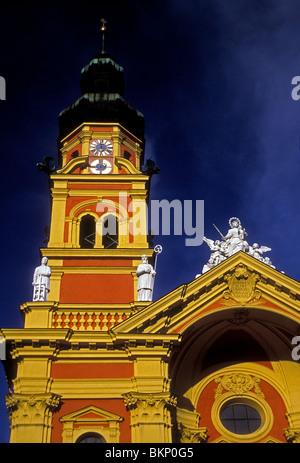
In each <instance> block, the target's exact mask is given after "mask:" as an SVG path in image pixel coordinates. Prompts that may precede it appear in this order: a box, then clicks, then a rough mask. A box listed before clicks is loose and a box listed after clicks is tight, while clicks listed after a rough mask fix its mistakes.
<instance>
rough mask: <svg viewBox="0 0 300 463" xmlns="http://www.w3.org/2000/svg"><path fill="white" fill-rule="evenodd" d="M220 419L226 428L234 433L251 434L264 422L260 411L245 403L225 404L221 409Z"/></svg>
mask: <svg viewBox="0 0 300 463" xmlns="http://www.w3.org/2000/svg"><path fill="white" fill-rule="evenodd" d="M220 420H221V423H222V425H223V426H224V428H226V429H227V430H228V431H230V432H232V433H234V434H251V433H252V432H255V431H257V430H258V429H259V428H260V426H261V424H262V419H261V416H260V414H259V413H258V411H257V410H256V409H255V408H253V407H251V406H250V405H248V404H245V403H234V404H232V403H231V404H230V405H225V406H224V407H223V409H222V410H221V413H220Z"/></svg>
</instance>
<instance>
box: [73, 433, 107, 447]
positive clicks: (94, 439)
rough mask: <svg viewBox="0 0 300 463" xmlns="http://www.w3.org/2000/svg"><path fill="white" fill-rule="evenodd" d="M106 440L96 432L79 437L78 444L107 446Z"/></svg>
mask: <svg viewBox="0 0 300 463" xmlns="http://www.w3.org/2000/svg"><path fill="white" fill-rule="evenodd" d="M105 443H106V440H105V439H104V437H103V436H101V434H98V433H96V432H86V433H84V434H82V435H81V436H80V437H78V439H77V441H76V444H105Z"/></svg>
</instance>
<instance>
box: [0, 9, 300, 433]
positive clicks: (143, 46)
mask: <svg viewBox="0 0 300 463" xmlns="http://www.w3.org/2000/svg"><path fill="white" fill-rule="evenodd" d="M102 17H104V18H106V20H107V21H108V30H109V34H108V37H107V42H106V43H107V51H108V52H109V53H110V54H111V55H112V56H113V57H114V58H115V60H116V61H117V62H118V64H120V65H121V66H123V67H124V69H125V85H126V86H125V89H126V92H125V95H124V96H125V98H126V99H127V100H128V101H129V102H130V103H131V104H133V105H134V106H135V107H136V108H137V109H139V110H140V111H141V112H142V113H143V114H144V116H145V120H146V132H145V136H146V157H152V159H153V160H155V162H156V163H157V165H158V166H159V167H160V169H161V171H160V173H159V175H157V176H155V177H153V181H152V192H151V198H152V199H168V200H169V201H171V200H173V199H180V200H182V201H183V200H188V199H193V200H194V201H195V200H196V199H200V200H204V201H205V235H206V236H207V237H209V238H213V239H217V237H218V236H217V233H216V231H215V230H214V228H213V225H212V223H215V224H216V225H217V226H218V227H219V228H220V230H221V231H222V232H223V233H225V232H226V231H227V229H228V219H229V218H230V217H232V216H237V217H239V218H240V219H241V221H242V224H243V226H244V227H245V228H246V230H247V232H248V241H249V243H250V244H252V243H253V242H258V243H260V244H261V245H267V246H269V247H271V248H272V252H271V253H269V257H270V258H271V260H272V261H273V263H274V265H275V266H276V268H277V269H279V270H283V271H284V272H285V273H286V274H287V275H288V276H290V277H291V278H293V279H296V280H300V265H299V244H298V243H299V241H298V240H299V229H300V210H299V204H300V158H299V121H300V101H294V100H293V99H292V97H291V91H292V85H291V80H292V78H293V77H294V76H295V75H300V51H299V50H300V46H299V45H300V28H299V22H300V4H299V1H298V0H286V1H285V2H282V1H277V0H268V1H266V0H226V1H224V0H194V1H193V0H175V1H164V0H160V1H159V0H157V1H151V0H148V1H147V0H143V1H142V0H141V1H126V2H124V1H116V0H115V1H114V0H110V1H101V0H100V1H98V2H89V1H85V2H84V4H83V5H80V6H76V3H74V2H61V3H59V4H58V3H56V2H39V3H36V4H35V3H34V2H26V3H25V2H10V4H9V6H1V31H0V37H1V41H0V47H1V51H0V75H2V76H3V77H4V78H5V79H6V84H7V100H6V101H0V120H1V129H0V131H1V138H0V140H1V141H0V144H1V161H2V175H1V185H0V186H1V199H2V201H1V206H2V211H1V216H2V227H1V244H2V278H1V300H2V305H1V308H0V326H1V327H3V328H9V327H22V321H21V317H20V313H19V306H20V304H22V303H23V302H25V301H28V300H30V299H31V296H32V286H31V281H32V273H33V271H34V268H35V267H36V266H37V265H38V264H39V248H40V247H42V246H43V239H44V228H45V226H46V225H48V224H49V196H48V185H47V178H46V176H45V175H44V174H43V173H41V172H39V171H38V169H37V168H36V164H37V162H39V161H41V160H42V158H43V157H44V156H54V157H56V154H57V148H56V139H57V135H58V114H59V113H60V111H61V110H63V109H64V108H66V107H67V106H68V105H69V104H71V103H73V102H74V101H75V100H76V99H77V98H78V97H79V96H80V88H79V80H80V70H81V68H82V67H84V66H85V65H86V64H87V63H88V61H89V60H90V59H91V58H92V57H93V56H94V55H95V54H96V53H97V52H98V51H100V46H101V45H100V35H99V32H98V28H99V23H100V19H101V18H102ZM157 243H160V244H162V245H163V248H164V250H163V254H161V256H160V257H159V263H158V268H157V271H158V274H157V278H156V283H155V284H156V287H155V298H158V297H160V296H162V295H164V294H166V293H167V292H168V291H170V290H172V289H174V288H175V287H177V286H178V285H180V284H182V283H187V282H189V281H191V280H192V279H193V278H194V276H195V274H197V273H199V272H201V269H202V267H203V264H204V263H206V261H207V260H208V257H209V250H208V248H207V246H206V245H205V244H204V245H202V246H200V247H198V248H195V247H186V246H185V237H184V236H182V237H172V236H171V237H168V236H160V237H158V238H157V239H156V240H155V244H157ZM6 393H7V388H6V384H5V379H4V373H3V369H1V376H0V442H7V441H8V438H9V437H8V436H9V432H8V419H7V415H6V408H5V405H4V399H3V395H4V394H6Z"/></svg>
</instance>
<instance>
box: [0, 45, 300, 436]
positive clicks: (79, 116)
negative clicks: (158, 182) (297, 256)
mask: <svg viewBox="0 0 300 463" xmlns="http://www.w3.org/2000/svg"><path fill="white" fill-rule="evenodd" d="M122 95H123V69H122V68H121V67H120V66H119V65H118V64H117V63H116V62H115V60H114V59H113V58H112V57H111V56H110V55H108V54H107V53H106V52H105V51H104V50H102V53H100V54H98V55H96V56H95V57H93V58H92V60H91V61H90V63H89V64H88V65H87V66H86V67H85V68H83V70H82V74H81V97H80V98H79V99H78V100H77V101H76V102H75V103H74V104H72V105H71V106H69V107H68V108H66V109H65V110H64V111H62V113H61V114H60V115H59V163H60V168H59V169H54V168H51V166H49V165H46V164H45V165H44V169H45V170H48V174H49V179H50V184H51V202H52V208H51V210H52V216H51V228H50V235H49V241H48V243H47V246H46V247H45V248H43V249H41V250H40V253H41V260H42V264H41V266H40V267H39V268H37V269H36V275H35V280H34V293H33V298H32V299H33V300H32V301H29V302H25V303H24V304H23V305H22V306H21V308H20V310H21V312H22V314H23V318H24V328H23V329H14V328H11V329H2V330H1V335H2V336H3V338H4V339H5V342H6V347H7V353H6V360H5V362H4V366H5V371H6V376H7V381H8V385H9V390H10V392H9V394H8V395H7V396H6V403H7V408H8V413H9V417H10V424H11V442H12V443H24V442H28V443H29V442H34V443H78V442H99V443H101V442H103V443H104V442H105V443H168V444H169V443H219V442H228V443H257V442H266V443H277V442H278V443H290V442H293V443H300V389H299V384H300V365H299V363H298V362H297V361H296V360H295V359H294V358H293V357H292V348H293V344H292V342H293V340H294V339H295V338H296V337H297V334H298V333H299V331H298V329H299V321H300V311H299V309H300V304H299V301H300V283H298V282H296V281H294V280H292V279H291V278H289V277H287V276H286V275H284V274H283V273H281V272H280V271H278V270H276V269H275V268H273V266H271V265H268V263H266V262H265V261H264V260H263V259H259V258H257V256H254V255H251V253H249V252H245V250H244V249H235V250H234V252H232V253H231V254H230V255H227V256H226V257H225V258H224V259H221V260H220V261H218V262H217V263H216V262H213V261H211V262H209V263H208V267H207V268H206V269H205V271H203V273H202V274H201V275H199V276H197V278H195V279H194V280H193V281H192V282H190V283H189V284H183V285H181V286H179V287H177V288H176V289H174V290H173V291H171V292H170V293H168V294H166V295H165V296H163V297H162V298H160V299H159V300H156V301H153V300H152V290H153V277H154V275H155V272H154V267H155V265H154V262H155V257H156V252H155V250H154V249H153V248H152V244H151V241H150V239H149V237H148V232H147V229H146V223H147V204H148V201H149V188H150V180H151V174H152V172H151V170H149V169H145V168H144V167H143V166H144V164H145V160H144V143H145V142H144V118H143V115H142V114H141V113H140V112H139V111H137V110H136V109H135V108H133V107H132V106H131V105H130V104H129V103H128V102H127V101H126V100H125V99H124V98H123V96H122ZM228 239H231V238H230V237H229V238H228ZM210 245H212V243H210ZM142 256H143V262H142V261H141V257H142ZM151 263H152V264H153V265H151ZM141 264H142V265H144V267H141V266H140V265H141ZM45 268H46V270H47V272H48V273H47V272H46V273H45ZM138 269H140V270H138ZM151 277H152V280H151ZM140 278H142V280H141V279H140Z"/></svg>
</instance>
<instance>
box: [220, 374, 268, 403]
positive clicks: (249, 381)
mask: <svg viewBox="0 0 300 463" xmlns="http://www.w3.org/2000/svg"><path fill="white" fill-rule="evenodd" d="M215 382H216V383H217V385H218V386H217V388H216V389H215V399H217V398H218V397H220V396H221V395H222V394H223V393H224V389H225V391H228V392H231V393H233V394H235V395H243V394H245V393H247V392H249V391H252V390H253V389H254V392H255V393H256V394H257V395H258V396H259V397H261V398H264V394H263V392H262V390H261V389H260V387H259V383H260V379H259V378H257V377H256V376H250V375H246V374H244V373H232V374H229V375H224V376H223V377H218V378H216V379H215Z"/></svg>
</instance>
